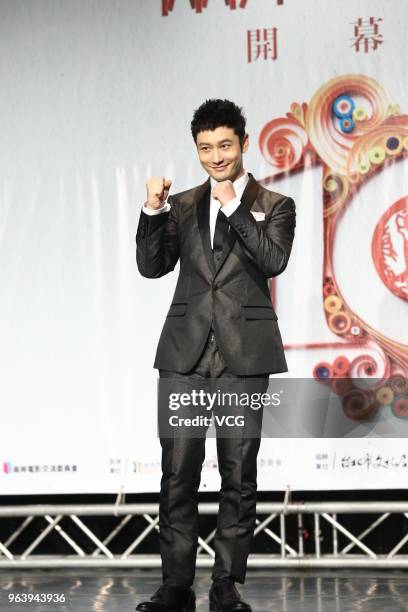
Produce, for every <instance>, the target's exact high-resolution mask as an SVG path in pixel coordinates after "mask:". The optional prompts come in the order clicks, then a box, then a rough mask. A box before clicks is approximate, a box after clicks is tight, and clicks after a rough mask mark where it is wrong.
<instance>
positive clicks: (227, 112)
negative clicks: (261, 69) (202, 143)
mask: <svg viewBox="0 0 408 612" xmlns="http://www.w3.org/2000/svg"><path fill="white" fill-rule="evenodd" d="M245 124H246V119H245V117H244V114H243V111H242V108H240V107H239V106H237V105H236V104H234V102H231V101H230V100H221V99H219V98H217V99H214V98H213V99H210V100H206V101H205V102H204V103H203V104H201V106H199V107H198V108H197V110H195V111H194V115H193V120H192V122H191V133H192V135H193V138H194V141H195V143H197V134H198V132H203V131H205V130H211V131H212V130H215V129H216V128H217V127H229V128H232V129H233V130H234V133H235V134H236V135H237V136H238V138H239V142H240V144H241V147H242V143H243V141H244V136H245Z"/></svg>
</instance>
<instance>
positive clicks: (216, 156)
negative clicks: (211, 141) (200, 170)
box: [212, 149, 223, 164]
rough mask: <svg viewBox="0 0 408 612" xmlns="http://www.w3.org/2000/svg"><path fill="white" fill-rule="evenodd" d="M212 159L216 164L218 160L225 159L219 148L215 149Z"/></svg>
mask: <svg viewBox="0 0 408 612" xmlns="http://www.w3.org/2000/svg"><path fill="white" fill-rule="evenodd" d="M212 160H213V163H214V164H218V162H222V160H223V156H222V151H219V149H213V156H212Z"/></svg>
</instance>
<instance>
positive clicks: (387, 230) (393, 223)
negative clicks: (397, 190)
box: [371, 197, 408, 301]
mask: <svg viewBox="0 0 408 612" xmlns="http://www.w3.org/2000/svg"><path fill="white" fill-rule="evenodd" d="M371 254H372V258H373V261H374V265H375V268H376V270H377V273H378V275H379V277H380V278H381V280H382V282H383V283H384V285H385V286H386V287H387V288H388V289H389V290H390V291H392V293H393V294H394V295H396V296H397V297H400V298H402V299H403V300H407V301H408V197H405V198H401V200H398V201H397V202H395V204H393V205H392V206H390V208H389V209H388V210H387V211H386V212H385V213H384V214H383V215H382V216H381V218H380V220H379V221H378V223H377V226H376V228H375V230H374V234H373V239H372V242H371Z"/></svg>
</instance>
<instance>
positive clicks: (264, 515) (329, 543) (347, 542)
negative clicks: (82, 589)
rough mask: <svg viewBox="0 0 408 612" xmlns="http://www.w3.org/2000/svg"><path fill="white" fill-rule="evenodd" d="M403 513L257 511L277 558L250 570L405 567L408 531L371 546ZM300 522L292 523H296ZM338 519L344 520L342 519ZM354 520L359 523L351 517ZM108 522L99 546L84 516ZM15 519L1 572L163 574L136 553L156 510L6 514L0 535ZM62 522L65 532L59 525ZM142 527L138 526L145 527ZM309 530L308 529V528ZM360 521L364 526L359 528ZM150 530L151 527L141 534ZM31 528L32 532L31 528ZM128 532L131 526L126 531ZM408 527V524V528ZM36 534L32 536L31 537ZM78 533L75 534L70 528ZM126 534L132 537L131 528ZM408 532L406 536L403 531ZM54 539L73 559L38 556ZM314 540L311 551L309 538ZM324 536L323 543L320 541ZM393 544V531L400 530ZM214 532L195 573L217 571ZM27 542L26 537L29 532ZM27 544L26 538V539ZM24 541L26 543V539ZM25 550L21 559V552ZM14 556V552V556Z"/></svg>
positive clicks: (337, 507)
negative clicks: (118, 547)
mask: <svg viewBox="0 0 408 612" xmlns="http://www.w3.org/2000/svg"><path fill="white" fill-rule="evenodd" d="M199 513H200V514H202V515H216V514H217V513H218V504H216V503H201V504H199ZM395 514H399V515H400V516H401V517H404V520H405V519H408V502H407V503H405V502H315V503H268V502H261V503H258V504H257V519H256V528H255V538H257V537H261V536H262V537H264V538H265V537H266V538H267V541H268V542H271V541H272V542H273V543H274V546H275V548H276V551H277V552H276V553H268V554H253V555H250V557H249V559H248V567H258V568H272V567H281V568H282V567H297V568H310V567H333V568H334V567H381V568H407V567H408V554H402V549H403V548H404V546H405V545H406V543H407V542H408V532H407V533H405V534H404V535H401V534H400V535H398V534H397V542H395V541H394V542H393V544H392V545H391V546H390V550H388V551H387V552H386V553H385V554H384V553H382V554H379V552H376V550H375V549H373V546H372V545H371V547H369V546H368V545H367V544H366V543H365V542H366V541H367V536H369V535H370V534H372V533H373V532H374V530H377V529H379V528H380V527H381V528H382V529H385V528H386V527H387V521H388V524H389V523H390V521H389V520H388V519H389V517H391V516H392V515H395ZM292 515H294V516H292ZM339 515H340V516H339ZM352 515H354V517H353V516H352ZM357 515H365V516H364V517H360V518H361V519H362V520H363V521H367V524H366V525H365V527H364V529H363V530H362V531H360V532H359V533H352V531H350V528H349V527H346V526H345V523H350V518H351V519H353V518H356V517H357ZM97 516H104V517H107V516H110V517H116V518H117V524H116V525H115V527H114V528H113V529H111V530H110V531H109V533H107V534H106V535H105V536H104V538H103V539H100V537H98V536H97V535H96V534H95V532H94V531H93V530H92V529H90V527H89V526H87V524H86V517H97ZM136 516H138V517H139V519H140V518H143V524H142V528H141V529H140V531H139V533H138V534H137V536H136V537H134V538H133V535H134V534H133V535H132V538H133V539H131V541H130V539H129V540H128V541H126V545H125V546H124V547H123V548H124V549H123V550H122V551H121V552H120V554H118V553H117V552H116V553H115V554H114V553H113V552H112V550H111V549H110V546H111V545H112V544H113V543H114V541H115V538H116V537H117V536H118V534H119V533H120V532H121V531H122V530H123V529H124V527H125V526H126V525H128V524H129V522H130V521H132V519H135V517H136ZM346 517H348V520H347V518H346ZM11 518H13V519H14V522H15V521H16V520H18V518H21V522H20V523H19V525H18V526H17V527H16V528H15V529H14V531H13V532H12V533H11V534H10V535H8V536H6V539H4V541H3V537H2V536H1V535H0V567H5V568H16V567H21V568H23V567H24V568H28V567H30V568H32V567H37V568H38V567H42V568H50V567H88V566H89V567H98V566H103V567H119V566H126V567H140V568H142V567H143V568H148V567H160V565H161V561H160V556H159V555H156V554H141V553H140V554H138V548H139V549H140V546H141V544H142V543H143V542H144V541H145V540H146V538H147V537H148V536H149V535H150V534H151V533H152V532H158V531H159V526H158V522H159V517H158V504H151V503H149V504H121V505H117V504H103V505H98V504H84V505H79V504H76V505H27V506H8V507H7V506H2V507H0V534H1V533H4V532H5V530H4V529H2V523H3V525H4V524H5V522H6V521H7V520H8V521H9V522H10V519H11ZM33 521H37V523H36V525H39V526H40V529H37V531H39V533H36V535H35V536H33V537H32V539H31V541H30V543H29V544H28V545H27V546H26V547H25V550H24V551H23V552H21V546H20V547H18V543H19V538H20V537H21V535H22V534H23V533H24V531H25V530H27V528H28V527H29V526H30V525H31V524H32V522H33ZM62 521H64V528H63V527H62V525H61V523H62ZM139 522H140V520H139ZM305 522H307V523H308V524H309V525H311V527H310V526H309V527H308V529H307V530H306V529H305V527H304V525H305ZM360 522H361V521H360ZM144 523H145V526H144V527H143V525H144ZM72 524H74V525H75V527H76V529H75V531H76V532H77V533H78V534H79V535H77V536H76V538H74V537H73V536H72V534H69V533H68V532H67V528H68V526H69V527H71V525H72ZM31 527H33V525H31ZM128 527H129V525H128ZM407 527H408V525H407ZM31 531H32V530H31ZM70 531H72V529H70ZM128 531H130V530H129V529H128ZM404 531H407V530H404ZM51 532H54V533H56V534H58V536H59V537H61V538H63V540H64V541H65V543H66V544H67V545H68V547H69V548H70V549H71V550H72V553H71V554H67V555H40V554H36V549H37V548H38V546H39V545H40V543H43V541H44V540H45V538H46V537H47V536H48V535H49V534H50V533H51ZM309 532H310V534H311V537H310V540H309V541H308V542H307V548H308V550H307V552H306V550H305V548H306V547H305V533H309ZM323 533H325V536H324V539H322V534H323ZM393 533H394V538H395V529H394V532H393ZM214 534H215V530H213V531H211V532H210V533H208V534H207V535H206V536H203V535H201V536H200V537H199V542H198V544H199V548H198V551H197V567H212V565H213V560H214V550H213V548H212V546H211V543H212V540H213V538H214ZM25 536H27V531H26V533H25ZM26 539H27V538H26ZM20 542H21V540H20ZM84 542H86V545H87V547H88V548H89V544H91V545H92V546H94V549H93V551H92V552H91V553H89V552H85V551H84V549H83V546H84ZM18 548H19V549H20V552H19V553H18V554H17V553H16V549H18ZM13 551H14V552H13Z"/></svg>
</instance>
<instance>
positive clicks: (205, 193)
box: [197, 178, 215, 274]
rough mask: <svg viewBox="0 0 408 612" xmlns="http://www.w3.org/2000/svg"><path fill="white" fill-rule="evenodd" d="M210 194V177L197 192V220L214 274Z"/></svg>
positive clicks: (209, 264)
mask: <svg viewBox="0 0 408 612" xmlns="http://www.w3.org/2000/svg"><path fill="white" fill-rule="evenodd" d="M210 195H211V183H210V179H209V178H208V179H207V180H206V181H205V183H203V184H202V185H201V186H200V187H199V192H198V194H197V221H198V229H199V231H200V235H201V240H202V243H203V249H204V253H205V256H206V259H207V262H208V266H209V268H210V270H211V272H212V273H213V274H214V272H215V266H214V260H213V256H212V252H211V237H210Z"/></svg>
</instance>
